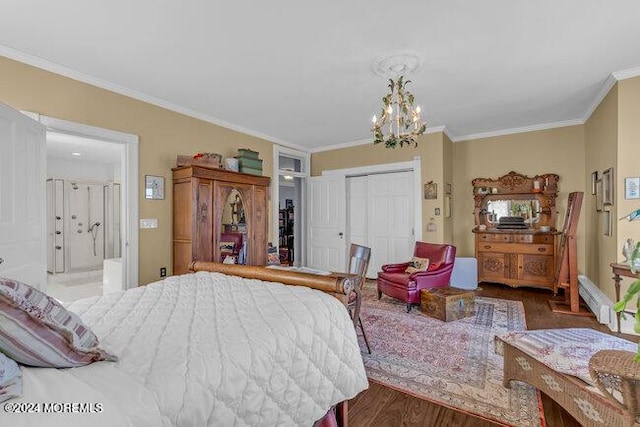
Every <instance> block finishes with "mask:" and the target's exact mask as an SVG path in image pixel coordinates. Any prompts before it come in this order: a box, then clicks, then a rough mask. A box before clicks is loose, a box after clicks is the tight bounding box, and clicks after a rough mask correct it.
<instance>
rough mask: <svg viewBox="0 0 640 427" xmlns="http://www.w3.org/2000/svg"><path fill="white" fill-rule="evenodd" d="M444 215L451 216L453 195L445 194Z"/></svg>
mask: <svg viewBox="0 0 640 427" xmlns="http://www.w3.org/2000/svg"><path fill="white" fill-rule="evenodd" d="M444 217H445V218H451V196H449V195H446V196H444Z"/></svg>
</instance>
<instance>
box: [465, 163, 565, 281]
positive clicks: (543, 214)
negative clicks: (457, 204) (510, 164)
mask: <svg viewBox="0 0 640 427" xmlns="http://www.w3.org/2000/svg"><path fill="white" fill-rule="evenodd" d="M558 179H559V177H558V175H555V174H546V175H538V176H535V177H528V176H524V175H521V174H518V173H516V172H510V173H509V174H507V175H504V176H502V177H499V178H497V179H490V178H476V179H474V180H473V193H474V199H475V210H474V216H475V227H474V230H473V233H474V235H475V253H476V258H477V260H478V281H479V282H482V281H485V282H496V283H503V284H506V285H509V286H512V287H519V286H530V287H537V288H548V289H553V286H554V276H555V268H556V252H557V247H558V236H559V235H560V232H558V231H556V217H557V213H556V197H557V182H558ZM536 182H537V184H536ZM501 217H508V218H506V219H514V218H521V223H519V224H517V225H514V226H513V227H514V228H510V227H511V226H510V225H507V224H506V223H501V220H500V218H501ZM503 219H505V218H503Z"/></svg>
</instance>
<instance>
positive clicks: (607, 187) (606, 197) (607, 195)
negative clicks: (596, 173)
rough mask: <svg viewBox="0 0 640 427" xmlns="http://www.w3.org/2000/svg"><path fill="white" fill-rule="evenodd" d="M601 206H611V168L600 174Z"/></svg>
mask: <svg viewBox="0 0 640 427" xmlns="http://www.w3.org/2000/svg"><path fill="white" fill-rule="evenodd" d="M602 204H604V205H605V206H613V168H609V169H607V170H606V171H604V172H602Z"/></svg>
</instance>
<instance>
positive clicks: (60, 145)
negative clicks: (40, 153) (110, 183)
mask: <svg viewBox="0 0 640 427" xmlns="http://www.w3.org/2000/svg"><path fill="white" fill-rule="evenodd" d="M72 153H78V154H80V155H79V156H78V155H74V154H72ZM121 156H122V144H117V143H114V142H107V141H102V140H97V139H91V138H84V137H80V136H75V135H68V134H64V133H58V132H47V157H50V158H51V157H53V158H58V159H66V160H73V161H79V162H86V161H91V162H97V163H108V164H119V163H120V159H121Z"/></svg>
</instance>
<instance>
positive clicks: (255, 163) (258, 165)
mask: <svg viewBox="0 0 640 427" xmlns="http://www.w3.org/2000/svg"><path fill="white" fill-rule="evenodd" d="M238 164H239V165H240V169H242V168H252V169H260V170H262V160H260V159H247V158H245V157H238Z"/></svg>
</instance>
